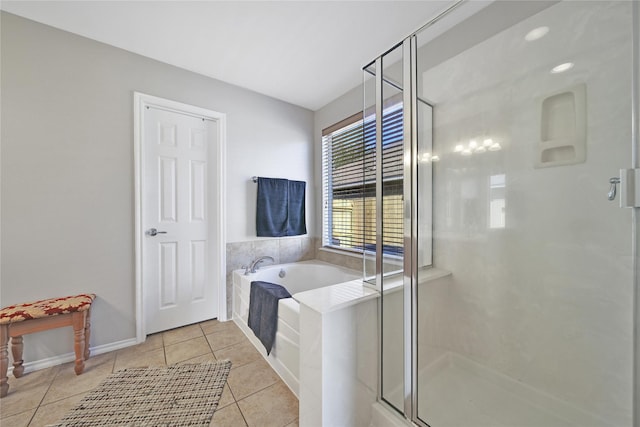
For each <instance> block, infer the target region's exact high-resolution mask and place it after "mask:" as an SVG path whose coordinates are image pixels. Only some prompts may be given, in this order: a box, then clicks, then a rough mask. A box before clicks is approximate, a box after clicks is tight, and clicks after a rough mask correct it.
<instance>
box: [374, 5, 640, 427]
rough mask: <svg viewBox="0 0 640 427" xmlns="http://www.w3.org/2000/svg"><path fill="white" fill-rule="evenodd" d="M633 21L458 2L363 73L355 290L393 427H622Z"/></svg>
mask: <svg viewBox="0 0 640 427" xmlns="http://www.w3.org/2000/svg"><path fill="white" fill-rule="evenodd" d="M634 3H635V2H627V1H602V2H601V1H585V2H580V1H562V2H540V1H533V2H527V1H517V2H516V1H513V2H511V1H499V2H458V3H455V4H453V5H451V6H450V7H449V9H447V10H445V11H444V12H443V13H442V14H440V15H439V16H437V17H436V18H434V19H433V20H432V21H431V22H429V23H428V24H427V25H425V27H423V28H422V29H420V30H419V31H418V32H416V33H414V34H413V35H411V36H410V37H408V38H407V39H405V40H404V41H402V42H401V43H399V44H398V45H397V46H395V47H393V48H392V49H390V50H389V51H388V52H386V53H384V54H383V55H381V56H380V57H378V58H377V59H376V60H375V61H373V62H372V63H371V64H369V65H368V66H366V67H365V68H364V103H365V104H364V112H365V114H364V117H365V120H364V122H365V125H364V128H365V132H364V159H365V161H364V163H365V167H364V177H365V183H366V186H367V188H366V191H365V194H366V195H367V200H368V203H369V204H370V205H371V206H370V209H367V210H366V213H365V223H366V224H368V226H369V227H370V228H371V229H374V230H377V231H378V232H377V233H375V236H376V241H375V242H369V243H370V244H366V242H365V245H364V247H365V249H367V248H368V249H370V252H366V253H365V255H364V274H365V278H366V280H367V281H368V282H369V283H370V284H371V285H372V286H375V287H376V288H377V289H378V290H379V291H380V292H381V298H380V306H379V314H380V316H379V318H380V324H379V333H380V348H379V350H380V353H379V361H380V362H379V364H380V367H379V368H380V369H379V399H378V400H379V401H381V402H383V404H384V405H385V406H386V407H387V408H388V409H389V410H391V411H394V412H396V413H397V414H399V415H400V416H401V417H404V418H406V419H408V420H410V421H412V422H414V423H416V424H418V425H422V426H427V425H428V426H431V427H442V426H454V427H460V426H474V427H478V426H492V427H497V426H509V427H512V426H521V427H526V426H530V427H541V426H544V427H554V426H594V427H595V426H598V427H600V426H632V425H636V426H637V425H638V424H634V408H636V409H637V403H635V402H634V387H636V386H637V381H634V375H635V371H636V367H635V366H634V363H635V364H637V363H638V361H637V360H636V358H635V357H634V355H635V354H636V348H637V347H635V346H637V339H634V334H635V333H636V327H635V326H634V325H636V324H637V314H636V309H637V307H636V305H637V298H638V295H637V292H636V286H637V283H636V278H637V272H636V269H637V265H638V262H637V258H636V257H637V250H636V247H637V239H638V234H637V231H636V230H638V228H637V222H636V220H637V218H636V216H637V211H636V209H634V207H635V206H640V197H636V191H637V190H640V189H636V188H635V185H634V184H635V183H636V182H638V183H639V184H640V173H639V174H638V175H637V176H638V178H636V171H637V170H636V169H633V168H638V167H639V163H638V152H637V148H638V147H637V146H638V141H637V138H638V135H637V124H638V123H637V120H638V119H637V114H638V108H639V107H640V106H639V105H638V100H637V99H638V93H639V89H638V85H637V83H638V82H637V79H638V66H637V56H638V44H637V42H638V40H637V37H638V35H637V20H638V10H637V9H638V8H637V5H636V4H634ZM634 38H635V43H634ZM634 127H636V128H635V129H634ZM614 190H615V192H614ZM636 198H637V201H636ZM611 199H613V200H611ZM365 203H367V201H365ZM635 418H636V421H635V422H636V423H638V416H637V415H636V417H635Z"/></svg>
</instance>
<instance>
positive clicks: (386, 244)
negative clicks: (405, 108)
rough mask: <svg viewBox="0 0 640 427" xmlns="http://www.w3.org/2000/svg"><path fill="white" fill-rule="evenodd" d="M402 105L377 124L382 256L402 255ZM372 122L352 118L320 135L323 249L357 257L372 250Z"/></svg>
mask: <svg viewBox="0 0 640 427" xmlns="http://www.w3.org/2000/svg"><path fill="white" fill-rule="evenodd" d="M402 120H403V115H402V104H401V103H397V102H396V103H394V104H392V105H391V106H389V107H387V108H385V110H384V112H383V120H382V129H383V132H382V135H383V137H382V157H383V158H382V168H383V169H382V180H383V218H382V223H383V252H384V253H385V254H387V255H402V252H403V216H402V209H403V206H402V187H403V182H402V177H403V146H402V142H403V141H402V135H403V126H402V124H403V123H402ZM375 132H376V130H375V116H374V115H367V116H366V117H364V119H363V115H362V114H357V115H354V116H351V117H349V118H347V119H345V120H343V121H342V122H340V123H337V124H336V125H334V126H331V127H330V128H327V129H325V130H324V131H323V133H322V184H323V191H322V193H323V245H324V246H328V247H334V248H341V249H347V250H354V251H358V252H362V251H363V250H366V251H375V247H376V202H375V197H376V171H375V166H376V149H375V145H376V135H375Z"/></svg>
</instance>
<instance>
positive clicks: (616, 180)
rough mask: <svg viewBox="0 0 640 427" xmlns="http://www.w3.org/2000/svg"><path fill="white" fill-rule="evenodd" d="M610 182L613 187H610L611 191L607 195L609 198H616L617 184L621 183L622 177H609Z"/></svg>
mask: <svg viewBox="0 0 640 427" xmlns="http://www.w3.org/2000/svg"><path fill="white" fill-rule="evenodd" d="M609 184H611V187H610V188H609V193H608V194H607V197H608V199H609V200H614V199H615V198H616V190H617V185H618V184H620V178H618V177H613V178H611V179H609Z"/></svg>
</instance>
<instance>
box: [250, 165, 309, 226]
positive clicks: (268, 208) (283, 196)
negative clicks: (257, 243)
mask: <svg viewBox="0 0 640 427" xmlns="http://www.w3.org/2000/svg"><path fill="white" fill-rule="evenodd" d="M306 185H307V184H306V182H304V181H289V180H287V179H280V178H262V177H259V178H258V200H257V205H256V234H257V235H258V237H283V236H299V235H302V234H307V226H306V222H305V221H306V220H305V216H306V215H305V189H306Z"/></svg>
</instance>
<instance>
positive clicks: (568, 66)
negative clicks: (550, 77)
mask: <svg viewBox="0 0 640 427" xmlns="http://www.w3.org/2000/svg"><path fill="white" fill-rule="evenodd" d="M572 68H573V62H565V63H564V64H560V65H556V66H555V67H553V68H552V69H551V74H558V73H564V72H565V71H567V70H570V69H572Z"/></svg>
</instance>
